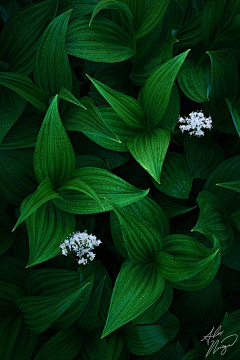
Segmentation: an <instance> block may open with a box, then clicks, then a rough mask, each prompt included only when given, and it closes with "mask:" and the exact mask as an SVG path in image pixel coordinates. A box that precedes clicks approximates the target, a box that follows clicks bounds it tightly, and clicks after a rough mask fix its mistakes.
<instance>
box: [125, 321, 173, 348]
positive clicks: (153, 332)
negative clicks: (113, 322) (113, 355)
mask: <svg viewBox="0 0 240 360" xmlns="http://www.w3.org/2000/svg"><path fill="white" fill-rule="evenodd" d="M122 332H123V334H124V339H125V341H126V343H127V347H128V350H129V351H130V352H131V353H133V354H135V355H149V354H153V353H155V352H156V351H158V350H159V349H161V348H162V347H163V346H164V345H165V344H166V343H167V342H168V340H169V335H168V333H167V331H166V329H165V328H164V326H161V325H145V326H136V325H126V326H124V327H123V329H122Z"/></svg>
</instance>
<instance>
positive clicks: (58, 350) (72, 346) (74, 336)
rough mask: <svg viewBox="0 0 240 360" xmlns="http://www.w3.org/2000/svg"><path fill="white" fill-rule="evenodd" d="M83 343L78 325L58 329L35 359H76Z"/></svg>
mask: <svg viewBox="0 0 240 360" xmlns="http://www.w3.org/2000/svg"><path fill="white" fill-rule="evenodd" d="M82 343H83V338H82V337H81V332H80V331H79V329H78V328H77V326H74V325H72V326H70V327H68V328H67V329H64V330H61V331H58V332H57V333H56V334H55V335H53V336H52V337H51V338H50V340H48V341H47V342H46V343H45V344H44V345H43V347H42V348H41V349H40V351H38V353H37V355H36V356H35V357H34V359H33V360H44V359H45V360H46V359H51V360H59V358H61V357H62V358H64V359H65V360H72V359H74V358H75V357H76V356H77V354H78V353H79V351H80V349H81V347H82Z"/></svg>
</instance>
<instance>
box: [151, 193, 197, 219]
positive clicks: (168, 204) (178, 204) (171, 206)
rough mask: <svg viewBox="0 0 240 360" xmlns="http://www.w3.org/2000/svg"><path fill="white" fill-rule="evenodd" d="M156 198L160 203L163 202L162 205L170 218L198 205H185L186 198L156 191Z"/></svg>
mask: <svg viewBox="0 0 240 360" xmlns="http://www.w3.org/2000/svg"><path fill="white" fill-rule="evenodd" d="M154 199H155V201H156V202H157V203H158V204H161V207H162V209H163V211H164V213H165V215H166V216H167V218H168V219H172V218H174V217H175V216H178V215H181V214H185V213H187V212H189V211H191V210H193V209H195V208H196V207H197V205H196V206H192V207H190V206H185V205H184V204H185V202H186V201H185V200H181V199H176V198H175V199H171V198H169V196H167V195H164V194H163V193H161V192H156V193H155V195H154Z"/></svg>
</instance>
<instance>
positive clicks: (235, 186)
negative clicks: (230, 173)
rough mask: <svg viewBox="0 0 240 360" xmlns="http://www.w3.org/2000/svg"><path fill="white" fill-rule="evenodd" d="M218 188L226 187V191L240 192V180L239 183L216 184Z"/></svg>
mask: <svg viewBox="0 0 240 360" xmlns="http://www.w3.org/2000/svg"><path fill="white" fill-rule="evenodd" d="M216 185H217V186H221V187H224V188H226V189H230V190H233V191H237V192H240V180H237V181H229V182H226V183H221V184H216Z"/></svg>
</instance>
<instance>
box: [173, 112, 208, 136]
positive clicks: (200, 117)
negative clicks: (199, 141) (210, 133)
mask: <svg viewBox="0 0 240 360" xmlns="http://www.w3.org/2000/svg"><path fill="white" fill-rule="evenodd" d="M178 122H180V123H182V124H183V125H180V126H179V129H180V130H181V131H182V133H183V132H184V131H188V132H189V134H190V135H195V136H199V137H200V136H204V132H203V130H202V128H203V129H212V118H211V116H209V117H208V118H205V116H204V114H203V112H202V111H193V112H191V113H190V114H189V117H185V118H183V117H180V116H179V120H178Z"/></svg>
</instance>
